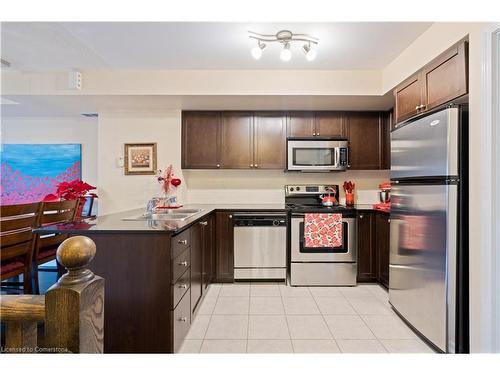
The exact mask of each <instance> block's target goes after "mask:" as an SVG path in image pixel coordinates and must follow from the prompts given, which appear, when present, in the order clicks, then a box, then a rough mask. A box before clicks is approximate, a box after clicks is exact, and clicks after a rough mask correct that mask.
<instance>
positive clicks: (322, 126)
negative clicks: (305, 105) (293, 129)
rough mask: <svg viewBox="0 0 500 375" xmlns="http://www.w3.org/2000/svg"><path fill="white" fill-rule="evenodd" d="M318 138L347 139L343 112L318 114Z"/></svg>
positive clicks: (316, 121)
mask: <svg viewBox="0 0 500 375" xmlns="http://www.w3.org/2000/svg"><path fill="white" fill-rule="evenodd" d="M315 124H316V134H314V135H315V136H317V137H339V138H340V137H345V136H346V129H345V117H344V115H343V113H342V112H316V119H315Z"/></svg>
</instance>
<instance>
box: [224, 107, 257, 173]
mask: <svg viewBox="0 0 500 375" xmlns="http://www.w3.org/2000/svg"><path fill="white" fill-rule="evenodd" d="M220 152H221V163H220V164H221V165H222V168H228V169H248V168H253V164H254V162H253V115H252V113H250V112H223V113H222V135H221V150H220Z"/></svg>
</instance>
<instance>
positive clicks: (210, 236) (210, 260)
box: [201, 215, 215, 291]
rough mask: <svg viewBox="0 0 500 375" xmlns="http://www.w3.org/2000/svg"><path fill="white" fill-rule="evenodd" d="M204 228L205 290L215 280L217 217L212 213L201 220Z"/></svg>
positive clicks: (203, 274) (203, 280) (203, 279)
mask: <svg viewBox="0 0 500 375" xmlns="http://www.w3.org/2000/svg"><path fill="white" fill-rule="evenodd" d="M201 225H202V228H203V273H202V283H203V288H202V290H203V291H204V290H205V289H206V288H207V287H208V285H209V284H210V283H211V282H212V280H213V268H214V247H215V242H214V240H215V235H214V230H215V219H214V216H213V215H211V216H210V217H208V218H207V219H206V220H205V221H203V222H201Z"/></svg>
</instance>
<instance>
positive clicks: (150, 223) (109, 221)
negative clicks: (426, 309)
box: [35, 204, 389, 235]
mask: <svg viewBox="0 0 500 375" xmlns="http://www.w3.org/2000/svg"><path fill="white" fill-rule="evenodd" d="M183 208H197V209H200V210H201V211H200V212H199V213H197V214H196V215H193V216H191V217H190V218H188V219H186V220H123V219H124V218H129V217H133V216H140V215H142V214H143V213H144V209H142V208H140V209H135V210H129V211H123V212H118V213H114V214H109V215H103V216H98V217H95V218H91V219H85V220H81V221H75V222H72V223H67V224H56V225H48V226H44V227H42V228H38V229H36V230H35V232H36V233H40V234H49V233H70V234H85V233H88V232H100V233H119V232H136V233H141V232H143V233H152V232H153V233H154V232H168V233H171V234H172V235H175V234H176V233H179V232H181V231H183V230H184V229H186V228H188V227H189V226H190V225H191V224H193V223H195V222H197V221H199V220H200V219H202V218H203V217H204V216H206V215H208V214H210V213H212V212H214V211H215V210H217V211H245V212H248V211H267V212H280V211H286V210H287V209H286V208H285V205H284V204H189V205H185V206H184V207H183ZM354 208H355V209H356V210H362V211H373V212H380V213H383V214H389V213H388V212H385V211H380V210H375V209H374V208H373V206H372V205H371V204H357V205H355V206H354Z"/></svg>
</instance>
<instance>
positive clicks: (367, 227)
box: [357, 211, 377, 282]
mask: <svg viewBox="0 0 500 375" xmlns="http://www.w3.org/2000/svg"><path fill="white" fill-rule="evenodd" d="M375 241H376V232H375V215H374V214H373V213H371V212H370V211H366V212H365V211H362V212H360V213H359V214H358V277H357V280H358V282H373V281H376V280H377V272H376V243H375Z"/></svg>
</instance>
